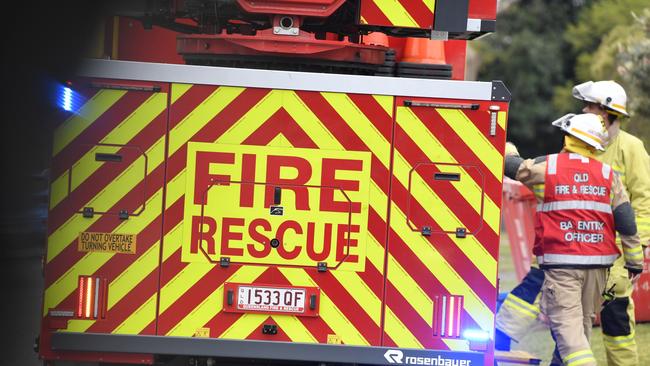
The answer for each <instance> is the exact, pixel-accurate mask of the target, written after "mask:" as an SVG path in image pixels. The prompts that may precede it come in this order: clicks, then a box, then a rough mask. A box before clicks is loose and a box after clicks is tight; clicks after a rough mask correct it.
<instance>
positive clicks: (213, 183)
mask: <svg viewBox="0 0 650 366" xmlns="http://www.w3.org/2000/svg"><path fill="white" fill-rule="evenodd" d="M369 165H370V161H369V155H368V154H366V153H363V152H349V151H348V152H343V151H322V150H316V149H284V148H273V147H266V146H244V145H237V146H231V145H223V146H219V145H214V144H200V143H196V144H191V145H189V148H188V171H189V172H191V177H192V178H193V179H191V181H188V183H187V189H186V196H185V216H184V217H185V223H184V225H185V229H184V230H185V231H184V233H185V235H187V236H185V238H187V239H188V240H184V244H183V245H184V250H183V252H184V256H186V257H184V258H187V259H189V258H191V256H198V257H197V260H198V259H202V260H205V256H206V255H207V256H209V257H210V258H219V257H229V258H231V261H238V262H247V263H250V262H255V263H268V264H292V265H303V264H304V265H313V263H314V262H328V263H332V264H334V263H340V262H345V263H348V264H351V265H354V264H359V263H360V262H363V259H364V258H361V257H364V256H365V247H364V245H365V240H364V239H365V235H366V226H367V210H368V194H369V193H368V183H369V170H370V169H369ZM271 207H274V208H276V207H281V208H282V209H281V210H270V208H271ZM272 212H273V213H272ZM277 212H281V214H280V215H278V214H277Z"/></svg>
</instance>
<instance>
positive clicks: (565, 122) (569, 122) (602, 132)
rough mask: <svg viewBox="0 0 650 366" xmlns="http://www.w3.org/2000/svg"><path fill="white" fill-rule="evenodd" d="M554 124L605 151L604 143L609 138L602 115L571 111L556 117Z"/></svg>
mask: <svg viewBox="0 0 650 366" xmlns="http://www.w3.org/2000/svg"><path fill="white" fill-rule="evenodd" d="M552 124H553V126H555V127H559V128H560V129H561V130H562V131H564V132H566V133H568V134H569V135H571V136H573V137H575V138H577V139H578V140H580V141H582V142H584V143H586V144H587V145H589V146H591V147H593V148H596V149H598V150H600V151H605V148H604V147H603V144H604V143H605V140H606V139H607V129H605V122H604V121H603V119H602V117H600V116H598V115H595V114H591V113H584V114H573V113H569V114H566V115H564V116H562V117H560V118H558V119H556V120H555V121H553V122H552Z"/></svg>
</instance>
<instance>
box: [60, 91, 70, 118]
mask: <svg viewBox="0 0 650 366" xmlns="http://www.w3.org/2000/svg"><path fill="white" fill-rule="evenodd" d="M61 108H63V109H64V110H66V111H68V112H70V111H71V110H72V89H70V88H68V87H64V88H63V99H62V103H61Z"/></svg>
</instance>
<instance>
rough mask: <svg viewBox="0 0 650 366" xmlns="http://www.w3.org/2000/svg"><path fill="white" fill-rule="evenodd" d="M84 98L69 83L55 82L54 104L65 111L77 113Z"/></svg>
mask: <svg viewBox="0 0 650 366" xmlns="http://www.w3.org/2000/svg"><path fill="white" fill-rule="evenodd" d="M83 104H84V98H83V97H82V96H81V95H80V94H78V93H77V92H75V91H74V89H72V88H71V87H70V86H69V85H61V84H56V106H57V107H59V108H61V109H63V110H64V111H66V112H72V113H75V114H76V113H78V112H79V109H80V108H81V106H82V105H83Z"/></svg>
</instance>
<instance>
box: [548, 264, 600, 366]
mask: <svg viewBox="0 0 650 366" xmlns="http://www.w3.org/2000/svg"><path fill="white" fill-rule="evenodd" d="M606 276H607V269H606V268H589V269H568V268H553V269H544V283H543V285H542V297H541V298H540V308H541V311H542V313H544V314H545V315H546V317H547V318H548V321H549V325H550V327H551V334H552V335H553V339H555V342H556V345H557V350H558V352H557V353H559V356H560V358H561V362H562V364H564V365H566V366H578V365H581V366H595V365H596V359H595V358H594V355H593V354H592V352H591V347H590V345H589V338H590V337H591V328H592V324H593V321H594V319H595V318H596V309H597V308H598V307H599V305H600V303H601V294H602V291H603V289H604V288H605V281H606ZM558 361H559V360H556V359H554V360H553V363H552V364H559V363H558Z"/></svg>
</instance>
